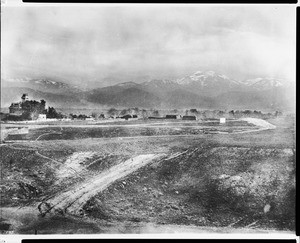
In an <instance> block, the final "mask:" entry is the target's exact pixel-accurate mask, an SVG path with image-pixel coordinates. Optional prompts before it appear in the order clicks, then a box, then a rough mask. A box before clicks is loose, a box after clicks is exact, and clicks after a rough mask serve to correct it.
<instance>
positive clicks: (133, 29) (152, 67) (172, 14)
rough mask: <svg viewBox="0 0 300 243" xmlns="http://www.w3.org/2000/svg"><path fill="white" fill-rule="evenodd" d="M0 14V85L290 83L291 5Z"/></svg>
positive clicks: (12, 9)
mask: <svg viewBox="0 0 300 243" xmlns="http://www.w3.org/2000/svg"><path fill="white" fill-rule="evenodd" d="M12 1H13V0H12ZM15 1H16V0H15ZM1 11H2V15H1V64H2V65H1V78H2V79H14V78H15V79H17V78H25V77H29V78H43V77H46V78H53V79H61V80H63V81H65V82H68V83H74V84H83V83H85V84H86V85H91V86H103V85H104V86H105V85H107V84H108V83H109V82H112V83H114V82H119V80H121V81H135V82H142V81H143V79H147V78H173V77H180V76H184V75H188V74H192V73H194V72H196V71H198V70H213V71H216V72H218V73H222V74H225V75H227V76H229V77H232V78H234V79H237V80H244V79H248V78H256V77H264V76H267V77H279V78H284V79H287V80H289V81H295V69H296V68H295V60H296V22H295V20H296V18H295V14H296V13H295V12H296V9H295V6H293V5H284V6H283V5H264V6H263V5H245V4H244V5H243V6H241V5H218V4H215V5H204V4H190V5H184V4H181V5H171V4H166V5H163V4H158V5H155V4H153V5H151V4H147V5H145V4H144V5H143V4H140V5H134V4H127V5H122V4H113V5H109V4H97V5H95V4H85V5H83V4H81V5H78V4H77V5H72V6H71V5H68V6H66V5H63V4H60V5H53V4H52V5H47V6H45V5H43V6H41V5H21V6H19V5H18V4H15V5H13V4H11V5H8V4H7V5H6V6H4V7H2V9H1Z"/></svg>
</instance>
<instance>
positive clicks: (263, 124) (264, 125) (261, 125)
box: [234, 117, 276, 133]
mask: <svg viewBox="0 0 300 243" xmlns="http://www.w3.org/2000/svg"><path fill="white" fill-rule="evenodd" d="M240 120H242V121H246V122H248V123H251V124H253V125H255V126H257V127H258V129H256V130H247V131H240V132H234V133H251V132H260V131H264V130H269V129H275V128H276V126H275V125H273V124H271V123H269V122H267V121H265V120H263V119H259V118H252V117H248V118H241V119H240Z"/></svg>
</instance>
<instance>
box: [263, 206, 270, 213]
mask: <svg viewBox="0 0 300 243" xmlns="http://www.w3.org/2000/svg"><path fill="white" fill-rule="evenodd" d="M270 209H271V205H270V204H266V205H265V207H264V213H268V212H269V211H270Z"/></svg>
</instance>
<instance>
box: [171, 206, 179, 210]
mask: <svg viewBox="0 0 300 243" xmlns="http://www.w3.org/2000/svg"><path fill="white" fill-rule="evenodd" d="M171 208H173V209H175V210H179V207H177V206H175V205H171Z"/></svg>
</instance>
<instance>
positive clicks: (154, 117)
mask: <svg viewBox="0 0 300 243" xmlns="http://www.w3.org/2000/svg"><path fill="white" fill-rule="evenodd" d="M148 119H165V118H164V117H158V116H149V117H148Z"/></svg>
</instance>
